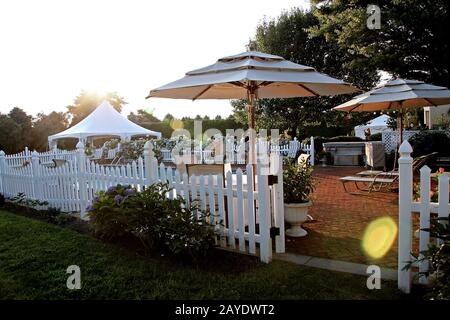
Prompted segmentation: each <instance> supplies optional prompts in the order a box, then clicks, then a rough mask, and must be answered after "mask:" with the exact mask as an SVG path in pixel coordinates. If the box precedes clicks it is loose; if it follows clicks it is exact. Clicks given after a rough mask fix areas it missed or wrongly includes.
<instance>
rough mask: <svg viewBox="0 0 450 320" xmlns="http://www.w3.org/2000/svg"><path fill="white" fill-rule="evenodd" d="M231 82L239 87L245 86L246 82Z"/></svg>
mask: <svg viewBox="0 0 450 320" xmlns="http://www.w3.org/2000/svg"><path fill="white" fill-rule="evenodd" d="M230 83H231V84H234V85H235V86H237V87H241V88H245V84H243V83H242V82H239V81H232V82H230Z"/></svg>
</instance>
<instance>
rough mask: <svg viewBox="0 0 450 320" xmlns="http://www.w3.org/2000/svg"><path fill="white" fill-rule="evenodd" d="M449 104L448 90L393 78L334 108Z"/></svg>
mask: <svg viewBox="0 0 450 320" xmlns="http://www.w3.org/2000/svg"><path fill="white" fill-rule="evenodd" d="M445 104H450V90H449V89H447V88H446V87H438V86H434V85H431V84H426V83H424V82H422V81H417V80H407V79H399V78H398V79H394V80H391V81H389V82H387V83H386V84H385V85H383V86H380V87H378V88H375V89H373V90H371V91H368V92H365V93H363V94H361V95H358V96H356V97H354V98H353V99H352V100H350V101H348V102H346V103H343V104H341V105H339V106H337V107H335V108H334V109H335V110H338V111H349V112H352V111H381V110H399V111H400V113H401V112H403V110H404V109H407V108H412V107H426V106H439V105H445ZM399 120H400V121H399V127H400V128H399V130H400V133H399V134H400V139H399V140H400V143H402V140H403V128H402V127H403V124H402V117H401V116H400V117H399Z"/></svg>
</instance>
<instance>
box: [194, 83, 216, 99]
mask: <svg viewBox="0 0 450 320" xmlns="http://www.w3.org/2000/svg"><path fill="white" fill-rule="evenodd" d="M211 87H212V84H210V85H209V86H207V87H206V88H205V89H203V90H202V91H201V92H200V93H199V94H197V95H196V96H195V97H194V98H193V99H192V101H195V100H197V99H198V98H199V97H200V96H201V95H202V94H204V93H205V92H206V91H208V90H209V89H211Z"/></svg>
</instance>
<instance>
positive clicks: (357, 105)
mask: <svg viewBox="0 0 450 320" xmlns="http://www.w3.org/2000/svg"><path fill="white" fill-rule="evenodd" d="M360 105H361V104H360V103H358V104H356V106H354V107H353V108H351V109H350V110H349V111H348V112H352V111H353V110H355V109H356V108H358V107H359V106H360Z"/></svg>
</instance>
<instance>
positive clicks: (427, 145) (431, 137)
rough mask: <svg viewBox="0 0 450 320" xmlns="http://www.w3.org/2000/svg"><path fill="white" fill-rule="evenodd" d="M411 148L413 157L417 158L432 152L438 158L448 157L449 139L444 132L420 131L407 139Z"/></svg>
mask: <svg viewBox="0 0 450 320" xmlns="http://www.w3.org/2000/svg"><path fill="white" fill-rule="evenodd" d="M409 143H410V144H411V146H412V148H413V154H412V156H413V157H419V156H422V155H425V154H430V153H432V152H438V154H439V156H441V157H443V156H450V137H449V136H448V135H447V134H446V133H445V132H439V131H422V132H419V133H417V134H415V135H414V136H412V137H411V138H410V139H409Z"/></svg>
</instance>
